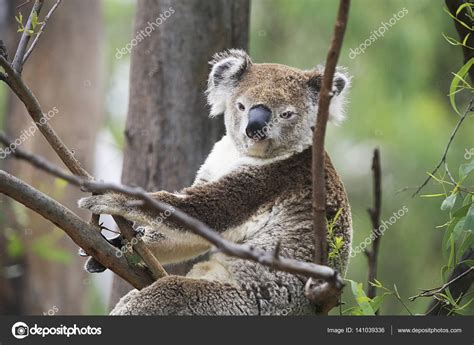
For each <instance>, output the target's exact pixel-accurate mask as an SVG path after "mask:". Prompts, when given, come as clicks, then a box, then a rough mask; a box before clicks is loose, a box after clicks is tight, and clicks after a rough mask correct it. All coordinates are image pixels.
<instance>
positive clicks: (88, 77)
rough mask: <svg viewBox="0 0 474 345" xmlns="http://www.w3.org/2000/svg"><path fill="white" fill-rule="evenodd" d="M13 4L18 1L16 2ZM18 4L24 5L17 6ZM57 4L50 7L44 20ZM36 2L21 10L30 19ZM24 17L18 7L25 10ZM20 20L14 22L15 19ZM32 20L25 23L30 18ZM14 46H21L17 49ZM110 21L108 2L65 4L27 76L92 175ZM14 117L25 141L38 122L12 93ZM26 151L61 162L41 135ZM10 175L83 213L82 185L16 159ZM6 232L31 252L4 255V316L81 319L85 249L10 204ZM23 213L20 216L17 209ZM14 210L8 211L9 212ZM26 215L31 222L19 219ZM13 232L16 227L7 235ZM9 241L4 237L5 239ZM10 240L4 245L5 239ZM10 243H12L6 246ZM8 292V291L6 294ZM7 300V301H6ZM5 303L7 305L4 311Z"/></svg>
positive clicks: (11, 126)
mask: <svg viewBox="0 0 474 345" xmlns="http://www.w3.org/2000/svg"><path fill="white" fill-rule="evenodd" d="M10 3H11V2H10ZM13 3H15V6H16V5H18V4H20V3H24V1H13ZM52 3H53V2H46V3H45V6H44V7H43V11H42V15H41V16H40V18H42V16H43V15H44V14H45V13H47V11H48V10H49V8H50V6H51V5H52ZM30 9H31V4H28V5H24V6H22V7H21V8H20V10H19V11H21V12H22V14H23V17H24V18H25V17H27V15H28V14H29V11H30ZM17 12H18V10H17ZM12 19H13V20H12ZM9 20H10V24H9V26H8V29H9V31H10V37H14V39H13V40H11V39H10V40H9V41H10V44H9V46H10V47H9V48H10V49H9V55H10V59H11V58H12V56H13V55H14V49H15V48H16V44H17V42H18V39H19V35H20V34H19V33H16V26H17V24H15V22H14V18H13V17H12V18H9ZM24 20H25V19H24ZM11 42H14V45H12V44H11ZM101 67H102V19H101V6H100V2H98V1H95V0H82V1H63V2H62V3H61V5H60V6H59V8H58V10H57V11H56V12H55V13H54V15H53V16H52V17H51V18H50V20H49V21H48V25H47V27H46V29H45V31H44V34H43V36H42V37H41V40H40V41H39V43H38V45H37V47H36V48H35V51H34V52H33V53H32V54H31V56H30V58H29V60H28V62H27V63H26V65H25V68H24V71H23V77H24V80H25V82H26V83H27V84H28V85H29V86H30V88H31V89H32V91H33V92H34V93H35V94H36V96H37V98H38V100H39V101H40V103H41V105H42V108H43V111H44V112H45V113H48V112H49V113H50V115H53V118H52V119H51V120H50V123H51V125H52V126H53V128H55V129H56V131H57V132H58V133H59V135H60V136H61V137H62V138H63V139H64V141H65V143H66V144H67V145H68V146H69V147H70V148H71V149H72V150H73V151H74V152H75V154H76V157H77V158H78V159H79V161H81V163H83V165H84V167H85V168H86V169H88V170H92V169H91V167H92V165H93V157H94V149H95V141H96V133H97V132H98V129H99V128H100V125H101V122H102V114H103V111H102V99H103V97H102V84H103V83H102V75H101V70H102V68H101ZM8 97H9V99H8V101H9V105H8V111H7V116H6V128H7V132H8V134H9V136H10V137H11V138H13V139H15V138H19V137H20V135H21V134H22V133H23V131H24V130H27V129H28V128H30V126H31V125H32V120H31V118H30V117H29V116H28V113H27V112H26V110H25V107H24V105H23V104H22V103H21V102H20V101H18V99H17V98H16V97H15V95H13V93H11V92H10V94H9V96H8ZM21 148H22V149H25V150H28V151H31V152H34V153H36V154H39V155H42V156H45V157H46V158H47V159H49V160H51V161H54V162H56V163H58V164H61V163H60V161H59V159H58V158H57V157H56V154H55V153H54V152H53V150H52V149H51V148H50V146H49V145H48V144H47V142H46V140H45V139H44V138H43V137H42V135H41V134H40V133H39V131H38V130H36V131H35V132H34V135H32V136H29V137H28V138H27V139H26V140H24V142H22V144H21ZM8 170H9V171H11V172H12V173H13V174H14V175H16V176H18V177H19V178H21V179H23V180H24V181H26V182H27V183H30V184H33V185H34V186H36V187H37V188H39V189H40V190H42V191H44V192H46V193H47V194H49V195H51V196H52V197H53V198H55V199H57V200H58V201H60V202H61V203H63V204H65V205H66V206H67V207H69V208H71V209H72V210H74V211H75V212H77V213H79V214H82V215H83V216H84V217H85V218H86V217H89V213H88V212H81V211H79V210H78V209H77V206H76V203H77V199H78V198H79V197H80V196H81V195H83V194H82V193H80V192H79V191H78V190H77V189H76V188H72V187H68V186H64V185H63V184H59V183H58V182H57V181H55V179H53V178H51V177H50V176H47V175H45V174H44V173H42V172H40V171H38V170H37V169H34V168H32V167H31V166H29V165H26V164H24V163H21V162H18V161H13V160H11V161H8ZM8 204H9V207H7V206H3V205H2V208H7V209H6V210H4V212H5V213H6V215H7V216H6V217H5V218H6V219H5V220H4V221H6V224H5V223H4V224H1V226H2V231H1V232H2V233H8V232H10V236H11V233H12V231H13V233H16V234H17V235H18V236H19V237H20V238H21V243H22V246H23V247H24V250H23V254H22V255H21V256H19V257H17V258H11V257H7V256H6V255H4V260H3V261H5V262H6V263H5V264H6V265H7V266H8V268H6V267H3V268H4V270H5V271H10V272H14V273H15V274H13V275H11V278H12V279H10V282H9V284H10V285H11V284H13V285H14V286H15V290H14V293H13V296H12V295H11V294H10V296H8V298H9V301H15V302H16V303H15V304H14V305H11V303H10V305H9V306H8V308H7V307H4V308H5V309H7V310H5V309H0V314H5V313H15V314H43V313H48V311H49V312H50V313H57V314H80V313H81V312H84V310H83V309H82V308H83V305H84V301H83V297H84V293H85V291H86V290H87V289H86V286H85V285H84V284H85V283H84V282H85V279H84V278H85V273H84V272H83V269H82V265H83V260H82V259H80V258H79V257H78V256H77V249H78V248H77V246H76V245H75V244H74V243H73V242H72V241H71V240H70V239H69V238H67V237H66V236H64V234H63V232H62V231H60V230H58V229H55V227H54V225H52V224H51V223H49V222H48V221H46V220H44V219H43V218H41V217H40V216H38V215H37V214H34V213H33V212H30V211H28V210H26V209H25V208H23V207H21V206H19V205H14V203H13V202H9V203H8ZM14 211H15V212H16V216H13V212H14ZM7 212H8V213H7ZM18 213H19V214H20V215H22V216H23V217H24V218H25V219H23V220H22V221H20V222H18V221H17V220H18V219H21V217H18ZM7 228H11V229H12V230H7ZM0 241H2V239H0ZM4 241H5V239H4V240H3V242H4ZM3 245H5V244H3ZM2 294H3V291H2V292H0V295H2ZM2 299H3V296H0V300H2ZM2 307H3V306H1V305H0V308H2Z"/></svg>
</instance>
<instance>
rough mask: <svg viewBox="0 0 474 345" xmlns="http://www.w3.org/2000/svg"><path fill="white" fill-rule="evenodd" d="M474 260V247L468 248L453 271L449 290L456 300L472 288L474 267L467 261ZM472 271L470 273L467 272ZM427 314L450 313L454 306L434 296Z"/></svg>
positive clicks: (449, 280) (449, 281)
mask: <svg viewBox="0 0 474 345" xmlns="http://www.w3.org/2000/svg"><path fill="white" fill-rule="evenodd" d="M468 260H474V248H471V249H469V250H467V251H466V252H465V253H464V255H463V256H462V258H461V261H460V263H458V264H457V265H456V267H455V268H454V270H453V272H452V273H451V275H450V277H449V279H448V283H447V284H449V285H448V286H446V287H445V289H446V288H449V292H450V293H451V296H452V298H453V299H454V300H461V299H462V298H463V297H465V296H466V292H467V291H468V290H469V289H470V288H471V286H472V284H473V283H474V272H473V270H472V269H473V267H469V265H467V263H466V262H465V261H468ZM468 271H470V273H469V274H468V273H466V272H468ZM445 285H446V284H445ZM433 297H434V298H433V300H432V301H431V303H430V305H429V307H428V309H427V311H426V315H449V314H450V313H451V312H452V310H451V309H452V308H449V307H448V306H447V305H445V304H444V303H443V302H442V301H439V299H438V298H436V295H434V296H433Z"/></svg>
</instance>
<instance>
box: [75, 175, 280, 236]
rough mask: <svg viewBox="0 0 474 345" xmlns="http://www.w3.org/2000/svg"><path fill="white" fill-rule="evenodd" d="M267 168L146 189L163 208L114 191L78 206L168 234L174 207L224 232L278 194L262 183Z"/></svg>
mask: <svg viewBox="0 0 474 345" xmlns="http://www.w3.org/2000/svg"><path fill="white" fill-rule="evenodd" d="M269 170H272V169H271V167H270V166H250V167H243V168H242V169H241V171H239V172H235V173H231V174H229V175H226V176H224V177H222V178H221V179H219V180H217V181H215V182H208V183H201V184H197V185H195V186H191V187H189V188H186V189H184V190H182V191H181V193H176V194H174V193H169V192H165V191H160V192H156V193H149V196H151V197H152V198H155V199H157V200H160V201H162V202H165V203H167V204H169V205H170V206H172V207H171V208H170V209H169V211H167V212H161V213H160V212H157V211H155V210H153V209H150V208H149V207H147V206H144V205H140V203H139V202H137V201H138V200H136V199H133V198H131V197H129V196H126V195H123V194H117V193H110V194H104V195H95V196H90V197H87V198H83V199H81V200H80V201H79V206H80V207H82V208H86V209H89V210H90V211H91V212H93V213H96V214H110V215H120V216H123V217H125V218H127V219H129V220H131V221H135V222H137V223H139V224H142V225H145V226H149V227H151V228H157V229H160V230H161V228H163V233H164V234H165V235H167V236H173V233H174V231H173V233H171V234H169V233H168V232H167V229H169V228H173V229H179V226H178V224H176V223H175V222H174V221H173V220H172V216H170V215H171V214H172V213H173V211H174V209H180V210H181V211H183V212H185V213H187V214H188V215H190V216H192V217H194V218H197V219H199V220H201V221H202V222H204V223H206V224H207V225H209V226H210V227H211V228H213V229H215V230H216V231H218V232H224V231H225V230H227V229H229V228H230V227H233V226H235V225H238V224H241V223H243V222H244V221H245V220H247V219H248V218H249V217H250V216H251V215H252V214H253V213H254V212H255V211H256V210H257V209H258V208H259V207H260V206H261V205H262V204H264V203H265V202H267V201H268V200H270V199H271V198H273V197H275V195H277V194H279V191H276V190H275V189H274V188H275V183H271V184H270V183H266V178H265V175H266V174H268V173H269ZM181 232H184V230H181ZM179 237H181V236H179Z"/></svg>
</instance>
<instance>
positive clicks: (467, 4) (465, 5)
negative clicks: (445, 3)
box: [456, 2, 474, 17]
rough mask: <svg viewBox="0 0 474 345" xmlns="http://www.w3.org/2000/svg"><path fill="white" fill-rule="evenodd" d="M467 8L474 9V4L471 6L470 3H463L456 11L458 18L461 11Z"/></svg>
mask: <svg viewBox="0 0 474 345" xmlns="http://www.w3.org/2000/svg"><path fill="white" fill-rule="evenodd" d="M465 7H474V4H470V3H468V2H465V3H463V4H462V5H461V6H459V7H458V9H457V10H456V17H457V16H458V15H459V13H461V11H462V10H463V9H464V8H465Z"/></svg>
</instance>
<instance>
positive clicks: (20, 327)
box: [12, 322, 30, 339]
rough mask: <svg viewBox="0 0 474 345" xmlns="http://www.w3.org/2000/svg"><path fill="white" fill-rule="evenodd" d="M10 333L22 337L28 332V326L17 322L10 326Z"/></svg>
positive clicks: (18, 337)
mask: <svg viewBox="0 0 474 345" xmlns="http://www.w3.org/2000/svg"><path fill="white" fill-rule="evenodd" d="M12 334H13V336H14V337H15V338H17V339H23V338H26V337H27V336H28V335H29V334H30V328H29V327H28V325H27V324H26V323H24V322H17V323H15V324H14V325H13V326H12Z"/></svg>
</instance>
